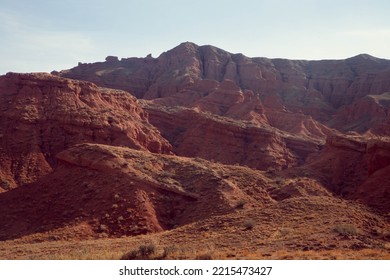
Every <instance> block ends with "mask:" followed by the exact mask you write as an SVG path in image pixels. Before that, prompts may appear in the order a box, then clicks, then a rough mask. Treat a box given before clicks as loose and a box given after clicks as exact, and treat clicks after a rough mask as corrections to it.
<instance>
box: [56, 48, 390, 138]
mask: <svg viewBox="0 0 390 280" xmlns="http://www.w3.org/2000/svg"><path fill="white" fill-rule="evenodd" d="M56 74H58V75H61V76H64V77H69V78H74V79H81V80H88V81H92V82H94V83H96V84H98V85H101V86H106V87H112V88H118V89H123V90H127V91H129V92H131V93H133V94H134V95H135V96H136V97H138V98H144V99H153V100H156V99H161V98H162V99H166V98H167V97H170V98H169V99H168V100H162V101H158V102H159V103H161V104H168V105H173V104H175V105H184V106H192V107H200V108H201V109H202V110H208V111H211V112H212V113H219V114H223V115H225V114H228V116H230V117H238V116H239V114H238V112H237V111H234V110H233V109H232V110H233V112H232V111H230V112H229V109H230V107H231V106H233V105H234V104H239V103H242V102H245V101H244V100H246V102H248V101H249V100H251V99H253V97H250V96H255V97H258V98H259V99H260V100H261V102H260V101H255V103H258V105H257V111H256V110H251V111H252V112H253V111H254V112H255V113H258V114H259V115H260V116H257V118H258V119H260V120H264V117H265V116H266V117H268V118H269V121H270V123H271V125H272V126H275V127H280V128H282V129H287V130H288V129H291V126H292V125H291V124H289V125H287V127H286V124H284V122H283V121H281V119H283V120H284V121H285V120H286V119H287V118H288V117H289V115H286V114H281V115H280V112H288V113H298V114H304V115H305V116H306V119H305V118H303V119H302V118H301V122H303V123H304V124H303V128H302V129H303V130H307V129H308V130H309V131H310V127H311V126H312V124H308V125H307V126H308V127H309V128H307V127H306V123H307V122H309V123H313V120H311V119H307V117H308V116H309V117H311V118H313V119H314V120H316V121H320V122H321V123H322V124H327V125H328V126H330V127H335V128H338V129H341V130H343V131H348V130H353V131H358V132H365V131H367V130H369V129H370V128H368V127H367V122H366V121H364V120H363V119H360V120H356V118H354V117H352V116H351V117H350V118H347V119H345V118H343V117H340V115H343V114H348V113H349V112H350V111H351V110H353V109H352V108H349V109H348V108H345V107H348V106H354V107H355V108H356V107H357V106H359V109H360V110H365V111H366V110H367V111H369V114H370V115H372V114H374V116H373V117H374V118H375V127H376V128H377V127H382V126H388V120H387V118H386V117H384V116H383V113H381V109H380V108H383V107H385V108H387V107H386V105H383V103H380V102H379V103H378V106H379V107H378V109H376V110H373V106H374V104H372V105H370V102H369V100H367V101H366V102H360V99H361V98H364V97H366V96H374V97H373V98H372V99H374V100H373V102H375V100H379V99H383V98H385V97H383V96H382V97H381V96H380V95H382V94H383V93H386V92H390V61H388V60H385V59H378V58H375V57H372V56H369V55H366V54H363V55H358V56H356V57H352V58H349V59H345V60H320V61H304V60H287V59H267V58H249V57H246V56H244V55H242V54H232V53H229V52H226V51H224V50H222V49H219V48H216V47H213V46H197V45H196V44H193V43H189V42H187V43H183V44H181V45H179V46H177V47H176V48H174V49H172V50H170V51H167V52H165V53H162V54H161V55H160V56H159V57H158V58H152V57H150V56H148V57H146V58H124V59H121V60H119V59H117V58H113V57H109V58H107V59H106V61H105V62H98V63H92V64H83V63H80V64H79V66H77V67H75V68H72V69H70V70H65V71H61V72H59V73H58V72H56ZM225 80H230V81H231V82H230V85H229V86H228V84H229V83H226V82H224V81H225ZM220 83H222V85H221V86H220V85H219V84H220ZM221 91H223V92H221ZM375 96H378V97H375ZM222 99H223V104H219V108H216V105H215V101H216V100H222ZM249 102H252V101H249ZM260 104H262V105H263V106H264V107H265V109H262V106H261V105H260ZM356 104H357V105H356ZM253 105H254V104H253ZM362 106H363V107H362ZM248 109H249V108H248ZM275 109H276V110H277V113H276V115H275V114H274V111H275ZM242 110H244V109H243V108H241V111H240V112H239V113H240V114H242V115H243V117H244V118H248V114H247V112H242ZM259 111H260V112H259ZM346 111H348V112H346ZM252 114H253V113H252ZM334 114H338V116H336V117H335V118H334ZM361 115H363V114H361ZM340 118H343V119H342V121H340ZM295 123H296V122H295ZM292 129H295V130H297V128H295V127H294V128H292ZM294 132H295V131H294ZM376 132H377V133H378V132H379V131H378V129H376Z"/></svg>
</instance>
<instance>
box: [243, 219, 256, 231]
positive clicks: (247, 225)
mask: <svg viewBox="0 0 390 280" xmlns="http://www.w3.org/2000/svg"><path fill="white" fill-rule="evenodd" d="M255 224H256V223H255V221H254V220H252V219H246V220H245V221H244V228H245V229H246V230H251V229H253V228H254V226H255Z"/></svg>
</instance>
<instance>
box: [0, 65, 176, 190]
mask: <svg viewBox="0 0 390 280" xmlns="http://www.w3.org/2000/svg"><path fill="white" fill-rule="evenodd" d="M0 110H1V114H0V135H1V137H0V166H1V168H0V176H1V180H2V181H1V185H0V188H2V189H3V190H4V189H10V188H13V187H15V186H16V185H18V184H24V183H28V182H32V181H35V180H36V179H37V178H39V177H40V176H43V175H45V174H47V173H48V172H50V171H51V169H52V168H53V167H54V166H55V165H56V160H55V155H56V154H57V153H58V152H60V151H62V150H64V149H66V148H68V147H70V146H72V145H74V144H77V143H83V142H93V143H103V144H110V145H117V146H126V147H131V148H134V149H140V150H149V151H152V152H157V153H169V152H170V144H169V143H168V142H167V141H166V140H165V139H163V138H162V137H161V135H160V133H159V132H158V131H157V130H156V129H155V128H154V127H153V126H151V125H150V124H149V123H148V121H147V114H146V113H145V112H144V111H143V110H142V109H141V108H140V107H139V106H138V103H137V101H136V99H135V98H134V97H132V96H131V95H129V94H128V93H126V92H123V91H119V90H112V89H104V88H99V87H97V86H96V85H94V84H92V83H90V82H80V81H74V80H69V79H64V78H59V77H56V76H52V75H49V74H12V73H9V74H7V75H5V76H2V77H0Z"/></svg>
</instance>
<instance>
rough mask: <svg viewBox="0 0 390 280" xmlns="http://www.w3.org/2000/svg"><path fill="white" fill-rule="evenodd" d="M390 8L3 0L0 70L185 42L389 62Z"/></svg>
mask: <svg viewBox="0 0 390 280" xmlns="http://www.w3.org/2000/svg"><path fill="white" fill-rule="evenodd" d="M389 14H390V1H389V0H371V1H363V0H291V1H287V0H285V1H283V0H221V1H219V0H214V1H213V0H193V1H186V0H156V1H153V0H109V1H103V0H94V1H93V0H61V1H55V0H0V44H1V45H0V61H1V62H0V74H4V73H6V72H9V71H14V72H34V71H52V70H62V69H67V68H71V67H73V66H75V65H77V63H78V62H79V61H80V62H95V61H104V58H105V57H106V56H107V55H115V56H118V57H119V58H122V57H133V56H138V57H144V56H146V55H147V54H149V53H152V55H153V57H157V56H158V55H160V54H161V52H164V51H166V50H169V49H172V48H173V47H175V46H176V45H178V44H180V43H181V42H185V41H190V42H194V43H196V44H198V45H214V46H217V47H220V48H222V49H225V50H227V51H229V52H232V53H243V54H245V55H247V56H250V57H255V56H263V57H270V58H275V57H282V58H295V59H325V58H346V57H351V56H354V55H357V54H359V53H369V54H371V55H373V56H377V57H382V58H388V59H390V16H389Z"/></svg>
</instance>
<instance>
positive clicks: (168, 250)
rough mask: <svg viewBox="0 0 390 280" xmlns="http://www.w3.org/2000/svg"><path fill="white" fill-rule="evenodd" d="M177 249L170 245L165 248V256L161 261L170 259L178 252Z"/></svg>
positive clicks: (163, 255)
mask: <svg viewBox="0 0 390 280" xmlns="http://www.w3.org/2000/svg"><path fill="white" fill-rule="evenodd" d="M176 251H177V249H176V246H175V245H170V246H166V247H164V248H163V254H162V256H161V259H166V258H168V257H169V256H170V255H172V254H173V253H174V252H176Z"/></svg>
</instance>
